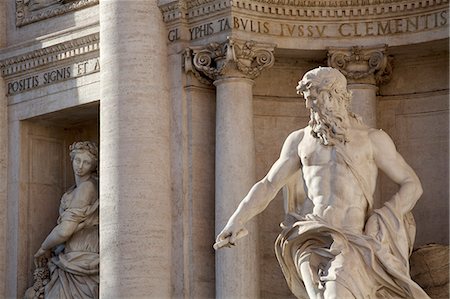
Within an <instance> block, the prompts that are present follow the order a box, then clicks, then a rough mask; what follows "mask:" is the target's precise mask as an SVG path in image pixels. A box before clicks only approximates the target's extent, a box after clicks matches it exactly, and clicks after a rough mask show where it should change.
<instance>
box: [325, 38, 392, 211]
mask: <svg viewBox="0 0 450 299" xmlns="http://www.w3.org/2000/svg"><path fill="white" fill-rule="evenodd" d="M386 52H387V46H380V47H372V48H362V47H352V48H330V49H329V50H328V65H329V66H331V67H334V68H336V69H338V70H339V71H341V72H342V73H343V74H344V75H345V77H346V78H347V83H348V88H349V89H350V90H351V91H352V93H353V96H352V110H353V112H355V113H356V114H358V115H360V116H361V117H362V118H363V121H364V122H365V123H366V124H367V125H368V126H369V127H372V128H377V91H378V85H380V84H383V83H385V82H387V81H389V79H390V76H391V73H392V64H391V61H392V58H391V57H389V56H387V54H386ZM378 179H379V178H378ZM373 197H374V206H375V208H377V207H380V206H381V204H382V202H381V191H380V185H379V183H377V187H376V188H375V192H374V195H373Z"/></svg>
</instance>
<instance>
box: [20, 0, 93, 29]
mask: <svg viewBox="0 0 450 299" xmlns="http://www.w3.org/2000/svg"><path fill="white" fill-rule="evenodd" d="M98 1H99V0H16V26H18V27H20V26H24V25H27V24H30V23H34V22H37V21H40V20H44V19H48V18H51V17H54V16H58V15H62V14H65V13H67V12H70V11H74V10H78V9H82V8H86V7H89V6H93V5H96V4H98Z"/></svg>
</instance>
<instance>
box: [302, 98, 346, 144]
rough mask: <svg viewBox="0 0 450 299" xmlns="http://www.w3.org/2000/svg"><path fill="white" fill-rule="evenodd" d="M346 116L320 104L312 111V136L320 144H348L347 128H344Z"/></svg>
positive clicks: (310, 122) (310, 124) (310, 123)
mask: <svg viewBox="0 0 450 299" xmlns="http://www.w3.org/2000/svg"><path fill="white" fill-rule="evenodd" d="M345 117H346V116H345V115H343V114H342V113H340V111H337V109H333V108H330V107H325V105H323V104H319V106H318V107H315V108H312V109H311V120H310V121H309V126H310V127H311V135H313V137H315V138H317V139H319V141H320V143H321V144H323V145H327V146H333V145H336V144H339V143H344V144H345V143H346V142H348V140H347V137H346V131H347V128H346V127H345V126H344V119H345Z"/></svg>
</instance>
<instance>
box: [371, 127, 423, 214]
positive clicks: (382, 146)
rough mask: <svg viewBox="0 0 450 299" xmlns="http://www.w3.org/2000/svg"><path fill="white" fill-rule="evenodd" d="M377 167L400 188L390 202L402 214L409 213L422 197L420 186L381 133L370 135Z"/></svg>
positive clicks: (391, 144)
mask: <svg viewBox="0 0 450 299" xmlns="http://www.w3.org/2000/svg"><path fill="white" fill-rule="evenodd" d="M370 139H371V141H372V146H373V150H374V158H375V163H376V164H377V166H378V167H379V168H380V169H381V170H383V172H384V173H385V174H386V175H387V176H388V177H389V178H390V179H391V180H393V181H394V182H395V183H397V184H398V185H399V186H400V189H399V190H398V192H397V193H396V194H395V195H394V196H393V198H392V199H391V202H392V203H393V204H394V205H395V207H396V208H397V209H398V211H400V212H401V213H402V214H405V213H407V212H409V211H411V210H412V209H413V207H414V205H415V204H416V202H417V200H418V199H419V198H420V196H421V195H422V192H423V190H422V185H421V184H420V181H419V178H418V177H417V175H416V174H415V173H414V171H413V170H412V168H411V167H410V166H409V165H408V164H407V163H406V162H405V160H404V159H403V157H402V156H401V155H400V154H399V153H398V152H397V150H396V148H395V145H394V143H393V142H392V140H391V138H390V137H389V136H388V135H387V134H386V133H385V132H383V131H381V130H377V131H373V132H372V133H370Z"/></svg>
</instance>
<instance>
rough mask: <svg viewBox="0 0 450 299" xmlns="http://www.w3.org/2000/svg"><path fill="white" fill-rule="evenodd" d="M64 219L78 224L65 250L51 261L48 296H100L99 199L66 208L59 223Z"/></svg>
mask: <svg viewBox="0 0 450 299" xmlns="http://www.w3.org/2000/svg"><path fill="white" fill-rule="evenodd" d="M62 221H73V222H76V223H78V226H77V229H76V230H75V232H74V234H73V235H72V237H71V238H70V239H69V240H68V241H67V242H66V244H65V248H64V250H63V251H62V252H61V253H59V254H58V256H55V257H52V258H51V260H50V261H49V263H48V267H49V270H50V277H51V279H50V282H49V283H48V284H47V285H46V286H45V298H51V299H54V298H55V299H72V298H73V299H78V298H98V286H99V261H100V258H99V237H98V234H99V230H98V199H97V200H96V201H95V202H94V203H93V204H91V205H89V206H86V207H83V208H67V209H66V210H64V211H63V212H62V213H61V215H60V217H59V219H58V224H59V223H61V222H62Z"/></svg>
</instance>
